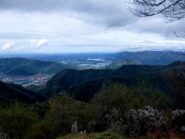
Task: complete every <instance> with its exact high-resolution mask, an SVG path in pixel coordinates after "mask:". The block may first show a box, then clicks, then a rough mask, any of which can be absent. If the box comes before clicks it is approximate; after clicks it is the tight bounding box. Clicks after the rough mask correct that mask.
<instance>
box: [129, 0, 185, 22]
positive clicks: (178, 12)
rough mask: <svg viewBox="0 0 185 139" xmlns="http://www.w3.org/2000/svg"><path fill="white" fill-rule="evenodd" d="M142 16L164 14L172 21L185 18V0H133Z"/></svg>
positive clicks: (138, 14) (135, 9) (136, 11)
mask: <svg viewBox="0 0 185 139" xmlns="http://www.w3.org/2000/svg"><path fill="white" fill-rule="evenodd" d="M133 2H134V4H135V5H137V6H136V8H134V9H133V10H132V11H133V13H134V14H136V15H137V16H140V17H146V16H154V15H158V14H162V15H163V16H164V17H165V18H166V19H168V20H169V21H170V22H172V21H176V20H180V19H183V18H185V0H133Z"/></svg>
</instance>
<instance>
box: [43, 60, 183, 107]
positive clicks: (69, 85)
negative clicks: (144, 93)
mask: <svg viewBox="0 0 185 139" xmlns="http://www.w3.org/2000/svg"><path fill="white" fill-rule="evenodd" d="M115 82H118V83H121V84H124V85H128V86H130V85H140V86H141V85H144V86H150V87H153V88H158V89H160V90H162V91H164V92H165V93H166V94H167V95H169V96H171V97H174V98H175V99H178V100H179V99H182V102H179V103H183V104H184V102H183V100H184V99H185V94H184V93H185V86H184V85H185V62H180V61H179V62H175V63H172V64H170V65H167V66H162V65H159V66H157V65H156V66H155V65H153V66H148V65H127V66H122V67H120V68H118V69H116V70H105V69H104V70H65V71H62V72H60V73H58V74H57V75H55V76H54V77H53V78H52V79H51V80H50V81H49V82H48V83H47V85H46V88H45V89H44V90H42V91H43V92H44V93H46V94H47V95H49V96H52V95H55V94H59V93H60V94H61V93H63V92H65V91H67V92H68V94H70V95H71V96H73V97H74V98H76V99H78V100H83V101H86V100H89V99H91V98H92V97H93V96H94V94H95V93H97V92H98V90H99V89H101V88H102V86H103V85H105V86H108V85H110V84H112V83H115ZM180 105H181V104H180Z"/></svg>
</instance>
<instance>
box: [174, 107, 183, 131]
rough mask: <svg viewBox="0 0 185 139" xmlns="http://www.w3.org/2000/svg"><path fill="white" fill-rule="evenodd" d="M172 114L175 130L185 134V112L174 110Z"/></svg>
mask: <svg viewBox="0 0 185 139" xmlns="http://www.w3.org/2000/svg"><path fill="white" fill-rule="evenodd" d="M171 114H172V115H171V116H172V120H173V124H174V125H175V128H176V129H177V130H179V131H180V132H184V133H185V110H174V111H172V113H171Z"/></svg>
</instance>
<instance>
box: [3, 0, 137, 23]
mask: <svg viewBox="0 0 185 139" xmlns="http://www.w3.org/2000/svg"><path fill="white" fill-rule="evenodd" d="M0 10H15V11H21V12H75V13H79V14H85V15H86V16H84V17H83V18H85V19H86V20H88V21H92V22H94V23H98V24H103V25H105V26H107V27H120V26H124V25H126V24H128V23H131V22H133V21H134V20H135V17H134V16H131V13H130V12H129V11H128V4H127V3H126V1H124V0H108V1H107V0H106V1H105V0H80V1H78V0H1V1H0Z"/></svg>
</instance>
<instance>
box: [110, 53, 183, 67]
mask: <svg viewBox="0 0 185 139" xmlns="http://www.w3.org/2000/svg"><path fill="white" fill-rule="evenodd" d="M175 61H185V52H176V51H141V52H120V53H116V54H115V55H114V59H113V62H112V64H111V65H109V67H111V68H118V67H120V66H122V65H168V64H170V63H173V62H175Z"/></svg>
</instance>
